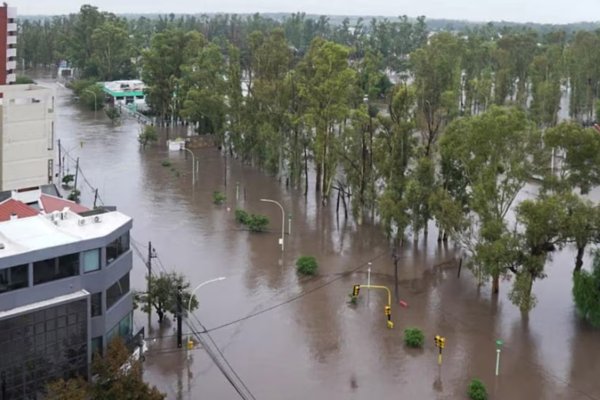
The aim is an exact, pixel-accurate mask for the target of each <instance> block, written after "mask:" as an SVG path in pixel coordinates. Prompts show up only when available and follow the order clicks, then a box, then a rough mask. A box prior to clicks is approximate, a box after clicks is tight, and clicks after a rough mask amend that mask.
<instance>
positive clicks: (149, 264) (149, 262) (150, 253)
mask: <svg viewBox="0 0 600 400" xmlns="http://www.w3.org/2000/svg"><path fill="white" fill-rule="evenodd" d="M97 190H98V189H96V191H97ZM153 258H156V251H154V249H153V248H152V242H148V259H147V261H146V267H148V287H147V289H146V291H147V293H148V297H147V298H148V330H150V326H151V323H152V298H151V293H152V292H151V291H150V285H151V283H152V259H153Z"/></svg>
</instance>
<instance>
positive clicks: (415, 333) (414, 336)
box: [404, 328, 425, 348]
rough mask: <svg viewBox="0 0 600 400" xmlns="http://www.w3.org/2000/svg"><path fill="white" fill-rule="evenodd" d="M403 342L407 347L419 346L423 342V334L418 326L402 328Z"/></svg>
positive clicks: (421, 345)
mask: <svg viewBox="0 0 600 400" xmlns="http://www.w3.org/2000/svg"><path fill="white" fill-rule="evenodd" d="M404 343H405V344H406V345H407V346H408V347H413V348H421V347H423V345H424V344H425V335H424V334H423V331H422V330H420V329H418V328H406V329H405V330H404Z"/></svg>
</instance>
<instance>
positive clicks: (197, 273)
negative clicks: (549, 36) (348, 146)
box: [46, 81, 600, 400]
mask: <svg viewBox="0 0 600 400" xmlns="http://www.w3.org/2000/svg"><path fill="white" fill-rule="evenodd" d="M46 84H47V85H51V86H54V87H55V88H56V92H57V97H58V102H57V103H58V106H57V115H56V117H57V120H56V127H57V130H56V132H57V137H58V138H60V139H61V141H62V144H63V146H64V147H66V148H67V149H69V155H70V156H71V157H72V158H76V157H79V158H80V165H81V168H82V170H83V173H84V175H85V179H86V180H87V181H88V182H89V183H90V185H91V186H93V187H98V188H99V194H100V198H101V200H102V202H103V203H104V204H106V205H116V206H118V208H119V210H121V211H123V212H124V213H126V214H128V215H131V216H132V217H133V219H134V228H133V231H132V238H133V243H134V244H135V245H136V247H138V248H139V249H140V250H141V251H142V252H143V253H145V249H146V246H147V242H148V241H152V243H153V245H154V247H155V248H156V251H157V253H158V260H154V268H155V271H161V270H162V268H161V265H162V267H164V269H165V270H168V271H179V272H181V273H183V274H185V275H186V276H187V277H188V279H189V280H190V282H191V283H192V286H195V285H197V284H199V283H200V282H203V281H206V280H208V279H212V278H216V277H219V276H225V277H227V279H226V280H224V281H221V282H216V283H213V284H210V285H207V286H205V287H202V288H201V289H200V290H199V291H198V293H197V294H198V299H199V302H200V307H199V309H198V310H197V311H195V313H194V314H195V316H196V317H197V318H199V320H200V321H202V323H203V324H204V325H205V326H206V327H207V328H208V329H209V330H211V329H212V331H211V336H212V338H213V339H214V341H215V342H216V344H217V345H218V347H219V348H220V350H221V351H222V353H223V354H224V355H225V357H226V358H227V360H228V361H229V363H230V365H231V366H232V367H233V368H234V369H235V371H236V372H237V374H238V375H239V377H240V378H241V379H242V380H243V381H244V382H245V384H246V386H247V387H248V388H249V390H250V391H251V392H252V393H253V395H254V397H255V398H256V399H261V400H280V399H384V398H385V399H391V398H394V399H465V398H466V394H465V393H466V387H467V383H468V381H469V380H470V379H471V378H473V377H477V378H480V379H482V380H483V381H484V382H485V384H486V386H487V387H488V390H489V392H490V394H491V398H492V399H568V400H583V399H600V379H598V371H600V333H599V332H598V331H593V330H592V329H590V328H588V327H587V326H586V325H585V324H583V323H581V322H580V321H579V320H578V319H577V318H576V317H575V315H574V310H573V304H572V300H571V271H572V267H573V260H574V252H573V250H572V249H570V248H569V249H566V250H565V251H563V252H560V253H557V254H555V255H554V258H553V260H552V262H551V263H550V265H548V266H547V272H548V278H547V279H545V280H542V281H538V282H536V283H535V287H534V291H535V294H536V296H537V298H538V305H537V307H536V308H535V309H534V310H533V311H532V312H531V313H530V315H529V318H528V319H524V318H522V316H521V314H520V312H519V311H518V309H517V308H515V307H514V306H513V305H512V304H511V303H510V301H509V300H508V299H507V293H508V290H509V288H510V284H511V282H503V283H502V286H501V294H500V296H499V297H498V298H497V299H495V298H493V297H492V296H491V295H490V289H489V286H488V287H483V288H481V289H480V290H478V289H477V286H476V284H475V281H474V279H473V277H472V275H471V273H470V272H469V271H466V270H464V269H463V271H462V273H461V277H460V278H457V269H456V264H455V263H454V262H453V261H452V260H453V259H454V257H455V253H454V251H453V249H452V248H445V247H443V246H438V244H437V243H436V241H435V238H436V232H435V228H434V227H433V226H432V227H431V229H430V236H429V241H428V242H426V243H423V241H422V240H421V242H420V243H419V245H418V246H415V245H413V244H412V242H410V243H408V244H406V245H405V246H404V247H403V248H402V251H401V259H400V263H399V299H397V298H394V299H393V302H394V304H393V306H392V319H393V321H394V322H395V327H394V329H387V328H386V323H385V316H384V313H383V308H384V305H385V303H386V301H387V299H386V296H385V295H384V294H383V293H380V292H378V291H376V290H371V292H370V293H368V294H367V291H366V290H365V289H363V290H362V291H361V295H360V301H359V302H358V304H357V305H350V304H349V303H348V294H349V293H350V292H351V290H352V285H353V284H356V283H363V284H365V283H366V282H367V268H368V267H369V264H368V263H369V262H371V263H372V274H371V281H372V284H374V285H387V286H390V287H393V286H394V269H393V262H392V259H391V256H390V250H389V248H388V246H387V244H386V240H385V238H384V236H383V235H382V234H381V231H380V230H379V229H378V228H377V227H370V226H363V227H361V228H360V229H359V228H357V227H356V226H355V225H354V224H353V223H352V222H344V219H343V216H341V217H340V219H339V220H338V219H336V217H335V207H334V205H333V204H332V206H331V207H325V208H323V207H321V206H320V205H319V203H318V201H317V200H316V196H315V194H314V192H313V191H310V192H309V195H308V198H306V199H305V198H304V196H303V195H302V192H299V191H295V190H291V189H288V188H286V187H285V185H282V184H280V183H279V182H277V180H276V179H274V178H273V177H269V176H266V175H265V174H263V173H262V172H260V171H258V170H256V169H253V168H250V167H247V166H243V165H241V164H240V163H239V162H237V161H236V160H228V161H227V166H226V168H225V165H224V159H223V157H222V156H221V155H220V154H219V152H218V151H217V150H216V149H204V150H194V153H195V155H196V158H197V159H198V160H199V165H200V166H199V177H198V182H197V184H196V186H195V187H194V188H192V176H191V159H190V158H188V156H186V154H185V153H179V152H171V153H169V152H168V151H167V149H166V147H165V145H164V143H165V137H166V133H168V132H165V133H163V137H162V139H161V142H160V143H159V144H157V145H152V146H149V147H148V148H147V149H146V150H144V151H143V150H141V149H140V146H139V144H138V143H137V139H136V136H137V134H138V132H139V126H138V124H137V122H136V121H135V120H132V119H127V118H125V119H124V120H123V121H122V124H121V125H119V126H113V125H112V124H111V123H110V122H109V120H108V119H107V118H106V117H105V116H104V113H103V112H98V113H97V115H94V113H93V112H88V111H83V110H82V109H80V108H79V107H77V106H75V105H74V104H73V103H72V100H71V92H70V91H69V90H67V89H64V88H62V87H60V86H57V85H55V84H54V83H53V82H51V81H46ZM171 135H173V134H172V133H171ZM67 160H68V158H67ZM164 160H169V161H170V162H171V163H172V166H171V167H165V166H163V165H162V162H163V161H164ZM74 165H75V164H74V162H73V161H72V160H70V161H68V162H67V165H66V167H67V168H69V169H70V170H71V171H73V170H74ZM225 171H226V173H227V182H228V186H227V187H224V177H223V176H224V173H225ZM235 182H240V199H239V201H238V204H237V206H239V207H242V208H245V209H246V210H248V211H251V212H258V213H263V214H266V215H268V216H269V218H270V220H271V223H270V228H271V231H270V232H268V233H263V234H250V233H249V232H246V231H243V230H240V229H239V228H238V226H237V224H236V223H235V221H234V218H233V210H234V209H235V208H236V185H235ZM215 190H220V191H224V192H226V194H227V203H226V205H224V206H215V205H213V204H212V193H213V191H215ZM529 190H534V189H532V188H529ZM524 195H526V193H525V194H524ZM595 195H596V197H597V198H598V197H600V192H596V193H595ZM261 198H269V199H274V200H277V201H280V202H282V203H283V205H284V207H285V209H286V213H291V214H292V215H293V222H292V234H291V235H290V236H286V249H285V253H284V254H283V255H282V253H281V250H280V248H279V246H278V244H277V238H278V236H279V230H280V226H281V225H280V218H281V213H280V210H279V209H278V208H277V207H276V206H275V205H274V204H268V203H262V202H260V201H259V199H261ZM92 200H93V195H92V191H91V189H90V188H89V187H87V185H85V184H84V185H83V186H82V202H83V203H85V204H88V205H90V204H91V203H92ZM286 225H287V223H286ZM300 255H313V256H315V257H316V258H317V260H318V262H319V264H320V270H319V274H318V276H317V277H316V278H308V279H307V278H300V277H299V276H298V275H297V274H296V272H295V268H294V262H295V260H296V258H297V257H298V256H300ZM586 261H587V262H589V259H588V260H586ZM145 273H146V269H145V267H144V264H143V261H142V259H141V258H140V257H137V256H136V257H134V268H133V272H132V286H133V287H134V288H137V289H144V287H145ZM398 300H404V301H406V302H407V303H408V308H401V307H400V306H399V305H398ZM245 316H250V317H249V318H246V319H243V320H241V321H239V322H236V323H233V324H228V323H229V322H231V321H235V320H238V319H241V318H244V317H245ZM136 324H137V328H138V329H139V328H141V327H142V326H144V325H145V324H147V317H146V316H145V314H142V313H140V312H138V314H137V315H136ZM163 325H164V326H163V327H158V324H157V319H156V316H155V315H153V316H152V327H151V329H150V330H149V333H148V327H147V326H146V329H147V330H146V332H147V335H148V336H150V337H151V338H153V339H152V340H151V345H150V350H149V352H148V354H147V358H146V361H145V377H146V379H147V380H148V381H149V382H151V383H152V384H154V385H156V386H158V388H159V389H160V390H161V391H163V392H165V393H167V395H168V398H169V399H211V400H213V399H214V400H217V399H236V398H239V397H238V395H237V393H236V392H235V391H234V389H233V388H232V386H231V385H230V384H229V383H228V381H227V380H226V379H225V378H224V376H223V374H222V373H221V372H220V370H219V369H218V368H217V367H216V366H215V364H214V363H213V361H212V360H211V359H210V358H209V357H208V356H207V354H206V352H205V351H204V350H203V349H202V348H196V349H195V350H193V351H192V355H191V357H190V358H189V359H188V358H187V355H186V351H185V350H179V349H177V347H176V342H175V338H174V336H173V334H174V324H173V323H172V321H167V323H165V324H163ZM409 326H414V327H420V328H422V329H423V330H424V331H425V334H426V346H425V348H424V349H423V350H421V351H415V350H410V349H407V348H406V347H405V346H404V344H403V341H402V338H403V330H404V329H405V328H406V327H409ZM436 334H439V335H442V336H445V338H446V348H445V350H444V355H443V356H444V359H443V365H442V366H441V367H438V365H437V353H436V348H435V347H434V341H433V336H434V335H436ZM497 339H502V340H503V341H504V342H505V345H504V347H503V350H502V353H501V364H500V375H499V376H498V377H495V376H494V367H495V357H496V351H495V341H496V340H497ZM184 347H185V346H184Z"/></svg>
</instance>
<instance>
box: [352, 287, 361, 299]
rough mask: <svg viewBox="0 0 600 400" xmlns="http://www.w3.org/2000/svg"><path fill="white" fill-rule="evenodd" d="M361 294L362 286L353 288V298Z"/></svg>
mask: <svg viewBox="0 0 600 400" xmlns="http://www.w3.org/2000/svg"><path fill="white" fill-rule="evenodd" d="M359 292H360V285H354V287H353V288H352V297H358V293H359Z"/></svg>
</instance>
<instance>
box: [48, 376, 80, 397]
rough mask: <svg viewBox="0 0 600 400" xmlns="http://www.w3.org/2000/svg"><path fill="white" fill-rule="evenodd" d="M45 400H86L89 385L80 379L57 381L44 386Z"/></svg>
mask: <svg viewBox="0 0 600 400" xmlns="http://www.w3.org/2000/svg"><path fill="white" fill-rule="evenodd" d="M44 398H45V399H46V400H87V399H88V398H89V385H88V383H87V382H86V381H85V380H84V379H83V378H81V377H77V378H72V379H68V380H66V381H65V380H64V379H62V378H61V379H59V380H57V381H54V382H50V383H49V384H48V385H47V386H46V396H45V397H44Z"/></svg>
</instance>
